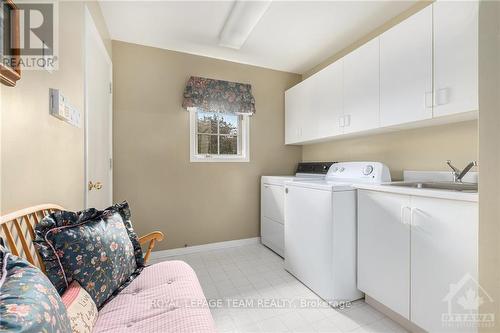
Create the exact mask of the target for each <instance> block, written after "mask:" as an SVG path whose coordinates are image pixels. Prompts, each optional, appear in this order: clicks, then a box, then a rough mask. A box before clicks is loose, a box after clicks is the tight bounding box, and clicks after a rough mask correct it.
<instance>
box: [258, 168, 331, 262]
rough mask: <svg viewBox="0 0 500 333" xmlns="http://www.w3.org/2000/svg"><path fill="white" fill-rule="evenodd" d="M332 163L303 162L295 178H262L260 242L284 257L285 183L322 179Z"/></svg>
mask: <svg viewBox="0 0 500 333" xmlns="http://www.w3.org/2000/svg"><path fill="white" fill-rule="evenodd" d="M332 164H333V162H307V163H306V162H304V163H299V164H298V165H297V170H296V173H295V176H262V178H261V206H260V236H261V242H262V244H264V245H265V246H267V247H268V248H270V249H271V250H273V251H274V252H276V253H277V254H279V255H280V256H282V257H283V256H284V242H285V230H284V223H285V212H284V206H285V187H284V186H285V182H286V181H292V180H299V179H309V180H312V179H324V178H325V175H326V173H327V172H328V170H329V168H330V166H331V165H332Z"/></svg>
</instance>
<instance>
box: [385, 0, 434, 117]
mask: <svg viewBox="0 0 500 333" xmlns="http://www.w3.org/2000/svg"><path fill="white" fill-rule="evenodd" d="M429 118H432V6H428V7H426V8H425V9H423V10H421V11H420V12H418V13H416V14H415V15H413V16H411V17H410V18H408V19H407V20H405V21H403V22H401V23H400V24H398V25H396V26H395V27H393V28H392V29H390V30H388V31H387V32H385V33H384V34H382V35H381V36H380V125H381V126H391V125H398V124H403V123H408V122H412V121H418V120H424V119H429Z"/></svg>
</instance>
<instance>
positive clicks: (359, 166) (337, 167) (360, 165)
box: [326, 162, 391, 183]
mask: <svg viewBox="0 0 500 333" xmlns="http://www.w3.org/2000/svg"><path fill="white" fill-rule="evenodd" d="M326 179H327V180H331V181H336V180H337V181H347V180H352V181H357V180H359V181H362V182H366V181H368V182H373V183H382V182H390V181H391V175H390V172H389V168H388V167H387V166H386V165H384V164H382V163H380V162H338V163H334V164H332V166H331V167H330V169H329V170H328V173H327V175H326Z"/></svg>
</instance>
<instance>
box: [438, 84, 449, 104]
mask: <svg viewBox="0 0 500 333" xmlns="http://www.w3.org/2000/svg"><path fill="white" fill-rule="evenodd" d="M435 99H436V105H445V104H448V103H449V102H450V89H448V88H443V89H438V90H436V97H435Z"/></svg>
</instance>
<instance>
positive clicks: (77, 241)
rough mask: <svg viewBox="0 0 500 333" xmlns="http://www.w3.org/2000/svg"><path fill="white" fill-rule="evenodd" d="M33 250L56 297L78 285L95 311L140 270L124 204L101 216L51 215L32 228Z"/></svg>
mask: <svg viewBox="0 0 500 333" xmlns="http://www.w3.org/2000/svg"><path fill="white" fill-rule="evenodd" d="M35 233H36V238H35V241H34V243H35V246H36V248H37V250H38V251H39V253H40V255H41V257H42V260H43V261H44V263H45V268H46V273H47V276H48V277H49V279H50V281H51V282H52V283H53V284H54V286H55V287H56V289H57V291H58V292H59V294H62V293H63V292H64V291H65V290H66V288H68V286H69V284H70V283H71V282H72V281H77V282H78V283H79V284H80V285H81V286H82V287H83V288H84V289H85V290H86V291H87V292H88V293H89V295H90V296H91V297H92V299H93V300H94V302H95V304H96V305H97V307H98V308H101V307H102V306H103V305H104V303H105V302H106V301H108V300H110V299H111V298H112V297H113V296H114V295H116V294H117V293H118V292H119V291H120V290H122V289H123V288H124V287H125V286H127V285H128V284H129V283H130V282H131V281H132V280H133V279H134V278H135V277H136V276H137V275H139V273H140V272H141V270H142V268H143V267H144V259H143V257H142V250H141V247H140V244H139V241H138V238H137V235H136V233H135V232H134V230H133V228H132V223H131V221H130V210H129V207H128V204H127V203H126V202H124V203H122V204H117V205H114V206H111V207H109V208H107V209H105V210H103V211H99V210H96V209H93V208H91V209H87V210H84V211H82V212H78V213H74V212H68V211H60V212H55V213H52V214H50V215H48V216H47V217H45V218H44V219H43V220H42V221H41V222H40V223H39V224H38V225H37V226H36V228H35Z"/></svg>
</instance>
